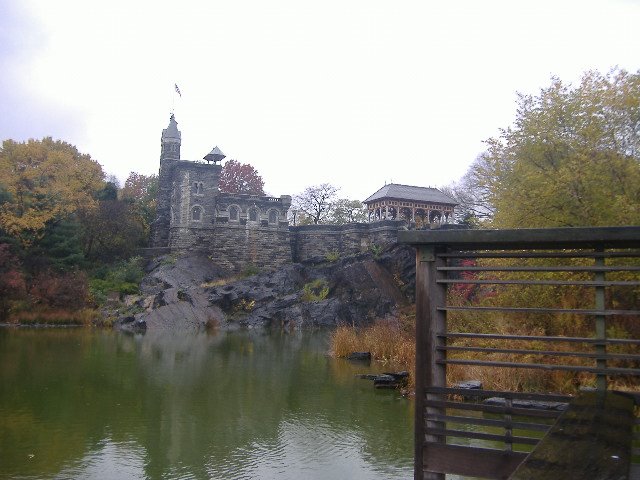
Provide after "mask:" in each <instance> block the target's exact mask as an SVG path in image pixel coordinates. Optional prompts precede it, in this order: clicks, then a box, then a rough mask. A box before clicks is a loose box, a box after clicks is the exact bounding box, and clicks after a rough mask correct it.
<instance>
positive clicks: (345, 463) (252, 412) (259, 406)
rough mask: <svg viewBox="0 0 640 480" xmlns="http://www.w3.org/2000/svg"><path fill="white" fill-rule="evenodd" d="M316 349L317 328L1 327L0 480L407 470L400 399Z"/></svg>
mask: <svg viewBox="0 0 640 480" xmlns="http://www.w3.org/2000/svg"><path fill="white" fill-rule="evenodd" d="M326 351H327V335H326V334H324V333H314V334H310V333H293V334H288V333H282V332H278V333H264V332H257V331H256V332H236V333H228V334H226V333H220V334H217V335H210V334H204V333H202V334H172V335H166V334H165V335H160V334H147V335H137V336H132V335H125V334H120V333H117V332H110V331H92V330H86V329H77V330H68V329H63V330H49V329H45V330H15V329H5V330H0V478H12V479H13V478H24V479H27V478H29V479H36V478H38V479H40V478H65V479H66V478H88V479H121V478H134V479H137V478H162V479H183V478H184V479H187V478H197V479H200V478H203V479H205V478H214V479H263V478H264V479H270V478H274V479H369V478H370V479H374V478H375V479H396V478H410V477H411V476H412V435H413V433H412V419H413V417H412V412H411V409H412V404H411V403H410V402H409V401H408V400H406V399H404V398H402V397H400V396H399V395H398V394H397V393H396V392H390V391H375V390H373V388H372V386H371V383H370V382H368V381H365V380H359V379H356V378H355V377H354V374H355V373H359V372H363V373H365V372H367V371H369V370H370V369H369V368H368V367H366V366H363V365H353V364H351V363H349V362H347V361H344V360H336V359H333V358H330V357H328V356H327V355H326ZM373 368H376V367H373Z"/></svg>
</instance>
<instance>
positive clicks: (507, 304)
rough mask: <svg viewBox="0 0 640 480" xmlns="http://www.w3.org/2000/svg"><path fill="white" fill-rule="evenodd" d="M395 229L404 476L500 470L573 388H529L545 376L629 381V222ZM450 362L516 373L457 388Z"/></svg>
mask: <svg viewBox="0 0 640 480" xmlns="http://www.w3.org/2000/svg"><path fill="white" fill-rule="evenodd" d="M398 237H399V241H400V242H403V243H409V244H413V245H415V246H416V249H417V257H416V418H415V474H414V476H415V478H416V479H418V478H420V479H422V478H429V479H432V478H434V479H441V478H444V474H446V473H454V474H458V475H468V476H476V477H485V478H506V477H508V476H509V475H510V474H511V473H513V472H514V470H515V469H516V468H517V467H518V465H520V464H521V463H522V461H523V460H524V458H525V457H526V456H527V453H528V452H529V451H531V449H532V448H534V447H535V446H536V445H537V444H538V443H539V441H540V438H541V437H542V436H543V435H544V434H545V433H546V432H547V431H548V430H549V429H550V427H551V425H552V424H553V422H554V421H555V420H556V419H557V418H558V417H559V416H560V414H561V413H562V412H563V409H564V408H565V406H566V403H567V402H569V401H571V399H572V398H573V397H572V395H570V394H557V393H548V392H547V391H546V390H543V391H534V390H535V388H536V385H538V387H537V388H542V389H544V386H545V385H548V384H550V383H549V379H550V378H551V377H552V376H556V378H555V384H556V385H557V384H558V382H565V385H568V386H569V388H563V389H562V390H563V391H565V392H566V391H567V390H573V391H574V392H575V393H578V392H579V388H578V387H579V386H581V387H582V388H583V389H589V390H591V389H595V390H596V391H604V390H606V389H607V388H608V387H610V386H611V384H612V383H613V385H614V386H619V385H623V386H625V387H628V388H632V387H633V386H634V385H635V386H637V385H638V377H640V354H639V353H640V348H639V347H640V339H638V338H637V337H636V335H635V334H634V332H638V331H640V324H638V322H640V227H602V228H557V229H520V230H432V231H406V232H400V233H399V235H398ZM470 292H472V293H470ZM574 332H578V334H576V333H574ZM585 332H590V333H587V334H585ZM461 371H462V372H463V373H465V372H466V373H467V374H469V372H470V371H473V374H474V375H477V374H479V373H481V374H483V375H484V376H485V378H486V379H488V383H491V382H492V383H494V384H496V385H500V384H505V383H508V382H504V381H501V380H502V378H503V377H504V378H506V377H507V376H509V377H514V378H518V376H520V377H521V378H524V379H525V380H524V381H523V382H521V383H520V384H516V385H515V388H512V389H511V390H506V389H497V388H491V389H487V390H483V389H480V390H468V389H462V388H456V387H455V385H454V382H453V381H452V380H451V378H452V374H454V373H457V374H458V376H460V372H461ZM522 372H528V373H524V374H523V373H522ZM530 372H539V373H540V375H541V376H539V378H537V379H534V380H531V379H532V378H534V376H533V375H532V374H531V373H530ZM514 373H515V375H514ZM448 376H449V378H450V380H449V383H448V382H447V377H448ZM545 376H546V377H545ZM471 379H472V378H466V380H471ZM527 381H529V383H530V384H531V385H532V386H533V388H532V387H531V386H529V387H528V386H527V385H525V383H527ZM551 383H553V382H551ZM489 397H491V400H490V401H487V399H488V398H489ZM469 398H475V399H477V400H478V401H476V402H472V401H465V399H469ZM532 402H533V403H532ZM540 402H545V403H540ZM550 402H555V403H550ZM531 406H536V407H542V406H544V407H546V409H541V408H530V407H531Z"/></svg>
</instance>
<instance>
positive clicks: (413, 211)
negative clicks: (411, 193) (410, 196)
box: [411, 207, 416, 223]
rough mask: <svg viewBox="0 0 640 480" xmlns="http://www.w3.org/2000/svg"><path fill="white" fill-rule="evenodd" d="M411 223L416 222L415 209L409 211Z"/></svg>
mask: <svg viewBox="0 0 640 480" xmlns="http://www.w3.org/2000/svg"><path fill="white" fill-rule="evenodd" d="M411 221H412V222H414V223H415V221H416V208H415V207H413V208H412V209H411Z"/></svg>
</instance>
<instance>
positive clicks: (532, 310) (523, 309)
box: [438, 306, 640, 317]
mask: <svg viewBox="0 0 640 480" xmlns="http://www.w3.org/2000/svg"><path fill="white" fill-rule="evenodd" d="M438 310H439V311H441V312H442V311H452V312H453V311H464V312H472V311H473V312H511V313H562V314H573V315H604V316H607V317H609V316H613V315H640V310H595V309H582V308H535V307H453V306H446V307H438Z"/></svg>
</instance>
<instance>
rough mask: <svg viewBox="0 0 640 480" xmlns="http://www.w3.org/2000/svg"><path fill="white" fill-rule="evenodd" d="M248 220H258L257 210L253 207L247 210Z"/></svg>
mask: <svg viewBox="0 0 640 480" xmlns="http://www.w3.org/2000/svg"><path fill="white" fill-rule="evenodd" d="M249 221H250V222H257V221H258V211H257V210H256V209H255V208H252V209H251V210H249Z"/></svg>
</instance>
